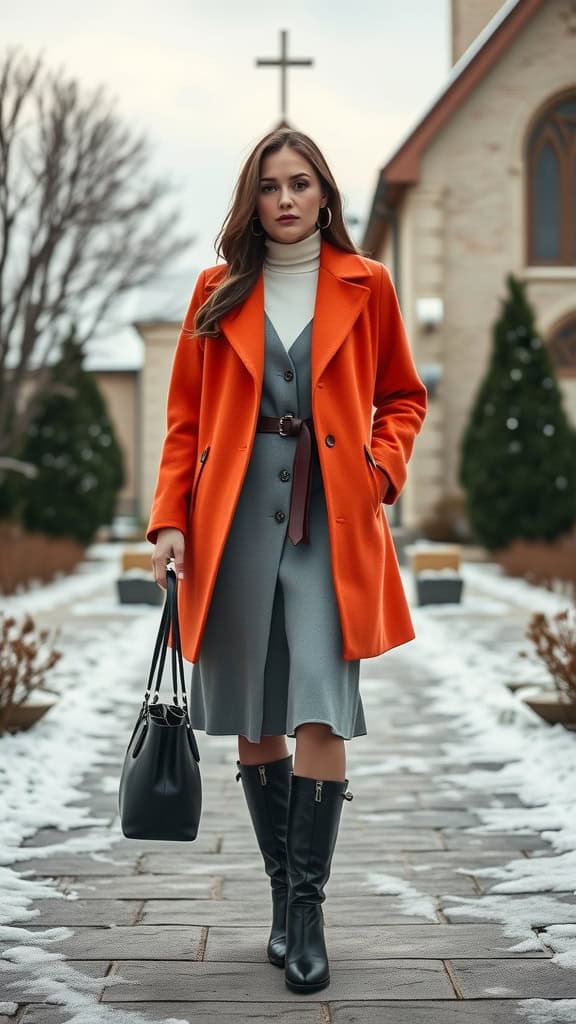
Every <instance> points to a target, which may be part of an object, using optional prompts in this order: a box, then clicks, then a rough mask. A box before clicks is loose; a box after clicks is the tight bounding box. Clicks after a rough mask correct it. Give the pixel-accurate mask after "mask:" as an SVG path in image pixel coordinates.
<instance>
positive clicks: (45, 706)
mask: <svg viewBox="0 0 576 1024" xmlns="http://www.w3.org/2000/svg"><path fill="white" fill-rule="evenodd" d="M57 703H58V697H57V696H54V697H52V699H51V700H47V701H45V702H44V703H42V704H40V703H38V704H37V703H36V702H34V703H30V704H9V705H8V707H7V708H6V709H5V711H4V713H3V715H2V716H0V717H1V730H3V731H4V732H24V731H25V730H26V729H30V728H31V727H32V726H33V725H35V724H36V722H38V721H39V720H40V719H41V718H43V717H44V715H45V714H46V713H47V712H48V711H50V709H51V708H53V707H54V705H55V704H57ZM1 730H0V731H1Z"/></svg>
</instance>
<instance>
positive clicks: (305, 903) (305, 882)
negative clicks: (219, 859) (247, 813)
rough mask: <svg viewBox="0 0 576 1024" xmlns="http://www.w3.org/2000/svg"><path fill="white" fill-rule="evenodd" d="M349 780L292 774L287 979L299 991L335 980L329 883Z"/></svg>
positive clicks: (325, 984)
mask: <svg viewBox="0 0 576 1024" xmlns="http://www.w3.org/2000/svg"><path fill="white" fill-rule="evenodd" d="M347 786H348V780H347V779H346V780H345V781H344V782H321V781H319V780H316V779H308V778H305V777H304V776H298V775H293V776H292V785H291V787H290V801H289V805H288V835H287V839H286V847H287V852H288V910H287V918H286V984H287V986H288V988H290V989H292V991H294V992H317V991H318V990H319V989H322V988H326V986H327V985H328V984H329V982H330V966H329V963H328V956H327V953H326V943H325V941H324V916H323V913H322V906H321V904H322V903H323V902H324V900H325V898H326V897H325V895H324V886H325V884H326V882H327V881H328V878H329V877H330V865H331V863H332V855H333V853H334V847H335V846H336V838H337V835H338V825H339V823H340V814H341V812H342V804H343V802H344V800H352V794H351V793H347V792H346V787H347Z"/></svg>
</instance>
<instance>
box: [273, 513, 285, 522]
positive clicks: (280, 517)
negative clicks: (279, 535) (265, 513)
mask: <svg viewBox="0 0 576 1024" xmlns="http://www.w3.org/2000/svg"><path fill="white" fill-rule="evenodd" d="M274 519H275V520H276V522H277V523H283V522H284V520H285V519H286V513H285V512H276V513H275V514H274Z"/></svg>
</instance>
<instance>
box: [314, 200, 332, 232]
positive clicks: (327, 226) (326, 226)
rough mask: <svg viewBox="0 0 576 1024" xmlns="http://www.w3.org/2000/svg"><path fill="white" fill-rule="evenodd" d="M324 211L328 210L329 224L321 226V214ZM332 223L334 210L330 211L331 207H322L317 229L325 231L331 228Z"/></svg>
mask: <svg viewBox="0 0 576 1024" xmlns="http://www.w3.org/2000/svg"><path fill="white" fill-rule="evenodd" d="M322 210H328V223H327V224H320V223H319V220H320V212H321V211H322ZM331 223H332V210H331V209H330V207H329V206H321V207H320V211H319V212H318V220H317V221H316V227H317V228H320V230H325V229H326V228H329V227H330V225H331Z"/></svg>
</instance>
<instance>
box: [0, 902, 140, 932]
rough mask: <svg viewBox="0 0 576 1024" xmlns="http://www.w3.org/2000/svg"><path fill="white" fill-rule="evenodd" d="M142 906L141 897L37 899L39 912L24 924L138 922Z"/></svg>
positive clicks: (95, 924)
mask: <svg viewBox="0 0 576 1024" xmlns="http://www.w3.org/2000/svg"><path fill="white" fill-rule="evenodd" d="M141 906H142V900H113V899H110V900H107V899H102V900H72V899H47V900H38V901H37V902H36V903H35V904H34V910H37V911H39V913H38V914H36V915H35V916H34V917H33V918H29V919H28V920H27V921H26V922H25V927H27V928H38V927H42V926H45V927H49V928H54V927H56V926H68V927H73V926H74V925H76V924H80V925H85V924H86V923H88V924H90V925H92V926H93V927H98V926H104V927H108V926H109V925H113V924H117V925H129V924H135V922H136V920H137V918H138V914H139V911H140V908H141ZM15 923H17V922H15ZM152 923H153V922H152Z"/></svg>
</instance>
